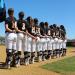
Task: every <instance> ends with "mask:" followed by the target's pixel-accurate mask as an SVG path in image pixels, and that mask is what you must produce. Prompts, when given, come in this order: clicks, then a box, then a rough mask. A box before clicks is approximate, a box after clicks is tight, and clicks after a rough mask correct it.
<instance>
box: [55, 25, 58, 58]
mask: <svg viewBox="0 0 75 75" xmlns="http://www.w3.org/2000/svg"><path fill="white" fill-rule="evenodd" d="M55 43H56V57H58V54H59V27H58V26H57V28H56V38H55Z"/></svg>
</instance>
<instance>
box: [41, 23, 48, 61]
mask: <svg viewBox="0 0 75 75" xmlns="http://www.w3.org/2000/svg"><path fill="white" fill-rule="evenodd" d="M40 33H41V50H42V60H43V61H44V60H46V59H45V57H46V51H45V50H46V49H47V43H46V34H45V29H44V22H41V23H40Z"/></svg>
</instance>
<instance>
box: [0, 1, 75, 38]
mask: <svg viewBox="0 0 75 75" xmlns="http://www.w3.org/2000/svg"><path fill="white" fill-rule="evenodd" d="M5 4H6V9H7V10H8V8H14V10H15V13H14V15H15V17H16V18H17V19H18V13H19V12H20V11H24V13H25V18H26V17H27V16H32V17H33V18H38V19H39V22H41V21H44V22H45V21H47V22H48V23H49V25H51V24H57V25H58V26H60V25H64V26H65V28H66V32H67V38H68V39H75V0H5ZM0 35H1V36H5V26H4V23H0Z"/></svg>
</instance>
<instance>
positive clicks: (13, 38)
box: [5, 8, 17, 68]
mask: <svg viewBox="0 0 75 75" xmlns="http://www.w3.org/2000/svg"><path fill="white" fill-rule="evenodd" d="M8 15H9V17H7V18H6V20H5V30H6V31H5V33H6V40H5V41H6V53H7V57H6V65H7V68H10V67H11V64H12V61H13V58H14V60H15V65H17V61H16V59H17V49H16V43H17V35H16V30H15V28H16V18H15V17H14V10H13V8H9V9H8Z"/></svg>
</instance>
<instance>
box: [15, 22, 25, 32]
mask: <svg viewBox="0 0 75 75" xmlns="http://www.w3.org/2000/svg"><path fill="white" fill-rule="evenodd" d="M15 29H16V31H17V32H19V33H24V31H21V30H19V29H18V27H17V22H15Z"/></svg>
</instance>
